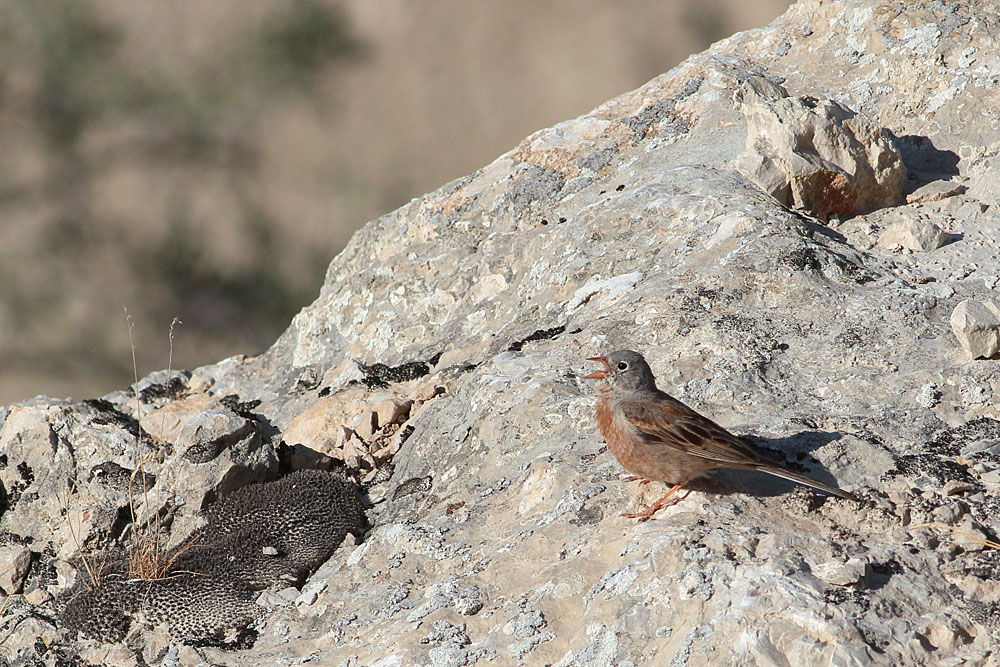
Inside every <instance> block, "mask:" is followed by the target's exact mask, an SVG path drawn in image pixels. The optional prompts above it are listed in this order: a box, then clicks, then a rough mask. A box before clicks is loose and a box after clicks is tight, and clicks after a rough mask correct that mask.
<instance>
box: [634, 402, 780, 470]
mask: <svg viewBox="0 0 1000 667" xmlns="http://www.w3.org/2000/svg"><path fill="white" fill-rule="evenodd" d="M619 405H620V406H621V409H622V411H623V412H624V413H625V417H626V418H628V420H629V421H630V422H631V423H632V424H633V425H634V426H635V427H636V428H637V429H638V430H639V432H640V433H641V434H642V436H643V438H645V439H646V441H647V442H650V443H661V444H663V445H664V446H667V447H675V448H677V449H680V450H683V451H685V452H687V453H689V454H692V455H694V456H700V457H701V458H705V459H709V460H711V461H718V462H719V463H721V464H723V465H727V466H735V467H739V466H753V465H755V464H760V463H767V461H765V460H764V459H762V458H761V456H760V455H759V454H757V453H756V452H754V451H753V450H752V449H750V448H749V447H748V446H747V444H746V443H744V442H743V441H742V440H740V439H739V438H738V437H736V436H735V435H733V434H732V433H730V432H729V431H727V430H726V429H724V428H722V427H721V426H719V425H718V424H716V423H715V422H714V421H712V420H711V419H709V418H708V417H705V416H703V415H700V414H698V413H697V412H695V411H694V410H692V409H691V408H689V407H688V406H686V405H684V404H683V403H681V402H680V401H678V400H677V399H676V398H674V397H672V396H669V395H667V394H663V393H661V394H660V395H659V396H657V397H655V398H650V399H646V398H645V397H644V398H643V399H641V400H626V401H622V402H621V403H620V404H619Z"/></svg>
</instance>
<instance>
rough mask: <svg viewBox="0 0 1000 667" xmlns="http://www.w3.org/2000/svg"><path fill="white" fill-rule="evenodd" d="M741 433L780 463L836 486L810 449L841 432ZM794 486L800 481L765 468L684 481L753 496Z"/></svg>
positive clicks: (783, 491)
mask: <svg viewBox="0 0 1000 667" xmlns="http://www.w3.org/2000/svg"><path fill="white" fill-rule="evenodd" d="M740 437H741V438H742V439H743V440H745V441H746V442H748V443H749V444H750V445H751V446H752V447H753V448H754V449H755V450H756V451H758V452H760V454H761V455H762V456H763V457H764V458H766V459H768V460H770V461H773V462H775V463H777V464H778V465H780V466H781V467H783V468H788V469H789V470H791V471H793V472H797V473H800V474H802V475H805V476H806V477H810V478H812V479H815V480H816V481H817V482H823V483H824V484H827V485H829V486H833V487H838V488H839V484H838V483H837V480H836V479H835V478H834V477H833V475H831V474H830V473H829V472H828V471H827V470H826V469H825V468H823V466H822V465H821V464H820V463H819V461H817V460H816V459H815V458H813V457H812V456H810V455H809V453H810V452H812V451H813V450H815V449H819V448H820V447H822V446H823V445H825V444H827V443H830V442H833V441H834V440H839V439H840V438H841V437H842V434H841V433H838V432H836V431H800V432H798V433H795V434H793V435H787V436H784V437H780V438H763V437H760V436H754V435H749V434H748V435H741V436H740ZM797 486H800V485H799V484H797V483H796V482H793V481H791V480H787V479H784V478H782V477H776V476H775V475H771V474H768V473H765V472H758V471H756V470H732V469H721V470H716V471H715V472H714V473H712V474H711V475H710V476H708V477H706V478H703V479H700V480H696V481H693V482H691V483H689V484H687V487H688V488H690V489H693V490H695V491H707V492H709V493H715V494H719V495H729V494H733V493H743V494H750V495H755V496H780V495H784V494H786V493H789V492H790V491H792V490H793V489H794V488H795V487H797ZM816 493H820V494H823V495H827V494H825V493H823V492H822V491H819V490H816Z"/></svg>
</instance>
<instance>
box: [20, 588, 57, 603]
mask: <svg viewBox="0 0 1000 667" xmlns="http://www.w3.org/2000/svg"><path fill="white" fill-rule="evenodd" d="M24 599H25V600H27V601H28V602H29V603H31V604H33V605H35V606H38V605H42V604H45V603H46V602H48V601H49V600H51V599H52V595H51V594H49V592H48V591H46V590H45V589H44V588H32V589H31V590H30V591H25V592H24Z"/></svg>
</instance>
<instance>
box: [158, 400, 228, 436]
mask: <svg viewBox="0 0 1000 667" xmlns="http://www.w3.org/2000/svg"><path fill="white" fill-rule="evenodd" d="M221 407H222V404H221V403H219V401H218V399H216V398H215V397H214V396H210V395H208V394H195V395H194V396H187V397H185V398H181V399H179V400H176V401H171V402H170V403H167V404H166V405H164V406H163V407H161V408H157V409H155V410H150V411H149V412H147V413H146V414H145V415H143V416H142V418H141V419H140V420H139V424H140V425H141V426H142V428H143V430H145V431H146V432H147V433H149V434H150V435H151V436H153V437H154V438H156V439H157V440H159V441H161V442H175V441H176V440H177V438H178V436H179V435H180V432H181V429H182V428H183V427H184V425H185V424H188V423H190V422H192V420H196V419H197V418H198V416H199V415H201V414H203V413H206V412H209V411H211V410H219V409H220V408H221Z"/></svg>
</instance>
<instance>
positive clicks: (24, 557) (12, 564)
mask: <svg viewBox="0 0 1000 667" xmlns="http://www.w3.org/2000/svg"><path fill="white" fill-rule="evenodd" d="M30 567H31V552H30V551H29V550H28V549H27V548H25V547H22V546H18V545H8V546H3V547H0V591H3V592H4V594H6V595H14V594H15V593H20V592H21V586H22V585H23V584H24V578H25V577H26V576H28V568H30Z"/></svg>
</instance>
